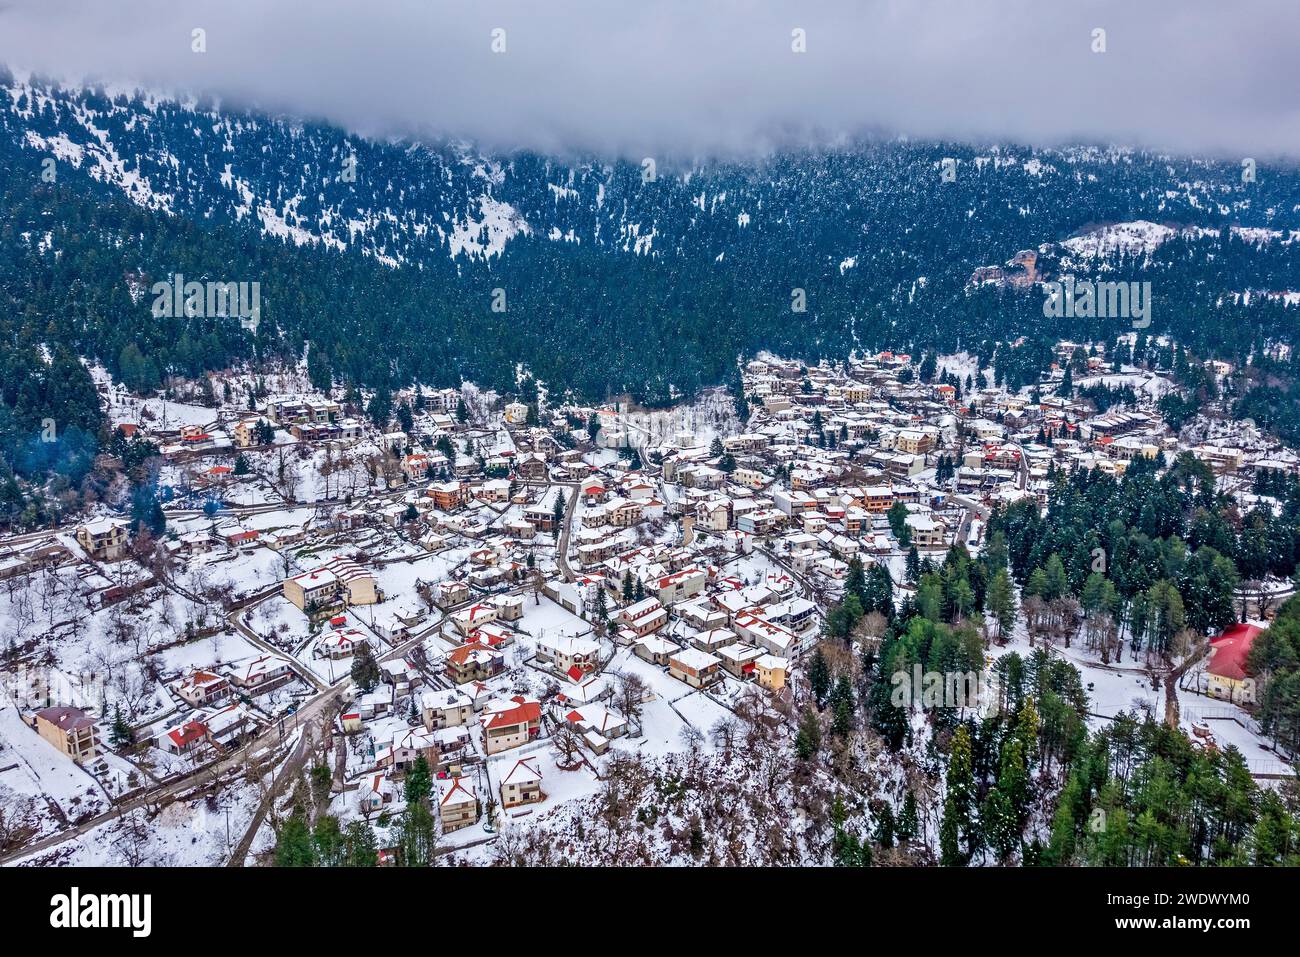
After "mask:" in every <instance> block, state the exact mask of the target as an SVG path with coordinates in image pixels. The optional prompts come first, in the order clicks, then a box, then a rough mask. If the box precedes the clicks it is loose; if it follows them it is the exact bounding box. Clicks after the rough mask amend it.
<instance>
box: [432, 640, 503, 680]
mask: <svg viewBox="0 0 1300 957" xmlns="http://www.w3.org/2000/svg"><path fill="white" fill-rule="evenodd" d="M505 669H506V660H505V655H504V654H502V653H501V652H499V651H495V650H493V649H491V648H488V647H486V646H484V645H483V644H481V643H477V642H476V643H473V644H465V645H461V646H460V647H459V648H456V649H455V650H453V651H452V652H451V653H450V654H449V655H447V665H446V671H447V677H449V678H451V680H452V681H454V682H456V684H465V683H467V682H470V681H486V680H487V679H488V678H491V677H493V676H495V675H499V674H500V673H501V672H503V671H505Z"/></svg>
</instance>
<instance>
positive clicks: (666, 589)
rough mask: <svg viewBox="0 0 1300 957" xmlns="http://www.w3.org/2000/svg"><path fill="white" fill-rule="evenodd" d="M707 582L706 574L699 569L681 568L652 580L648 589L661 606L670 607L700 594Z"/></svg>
mask: <svg viewBox="0 0 1300 957" xmlns="http://www.w3.org/2000/svg"><path fill="white" fill-rule="evenodd" d="M708 580H709V576H708V574H707V573H706V572H704V571H702V570H701V569H699V568H683V569H682V570H681V571H676V572H671V573H670V574H667V575H663V576H661V577H659V578H656V579H654V580H652V581H651V582H650V583H649V587H650V591H651V592H652V593H653V594H654V597H656V598H658V599H659V602H660V603H661V604H663V605H672V604H675V603H676V602H679V601H684V600H688V599H691V598H694V597H695V596H696V595H698V594H700V592H702V591H704V585H705V583H706V582H707V581H708Z"/></svg>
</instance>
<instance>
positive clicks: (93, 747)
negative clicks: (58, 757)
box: [32, 707, 99, 764]
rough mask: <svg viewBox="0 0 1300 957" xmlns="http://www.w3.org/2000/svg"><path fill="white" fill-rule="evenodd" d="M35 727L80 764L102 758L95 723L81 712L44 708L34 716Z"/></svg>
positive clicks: (42, 735)
mask: <svg viewBox="0 0 1300 957" xmlns="http://www.w3.org/2000/svg"><path fill="white" fill-rule="evenodd" d="M32 727H33V728H34V729H35V730H36V733H37V734H39V735H40V736H41V737H42V738H44V739H45V740H46V741H48V742H49V743H50V744H51V745H53V746H54V747H55V748H56V749H57V750H58V751H60V752H61V753H63V754H66V755H67V756H68V757H70V758H72V760H74V761H76V762H77V763H78V764H85V763H86V762H88V761H93V760H94V759H95V758H97V757H98V756H99V735H98V733H97V732H96V730H95V720H94V719H93V718H91V717H90V715H88V714H86V712H84V711H82V710H81V709H80V708H58V707H56V708H42V709H41V710H40V711H37V712H36V713H35V714H34V715H33V716H32Z"/></svg>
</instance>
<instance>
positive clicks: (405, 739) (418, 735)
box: [375, 728, 439, 774]
mask: <svg viewBox="0 0 1300 957" xmlns="http://www.w3.org/2000/svg"><path fill="white" fill-rule="evenodd" d="M420 758H424V760H425V761H426V762H427V763H428V765H429V767H430V768H436V767H437V766H438V760H439V750H438V741H437V738H436V737H435V736H434V733H433V732H432V731H427V730H425V729H424V728H403V729H402V730H400V731H398V732H396V733H395V734H394V735H393V737H392V739H391V740H390V741H389V742H388V744H387V746H385V747H383V748H381V749H380V750H379V751H377V752H376V754H375V766H376V767H380V768H383V769H384V770H386V771H388V772H390V773H394V774H402V773H404V772H406V771H407V770H408V769H409V768H410V767H411V766H412V765H413V764H415V762H416V761H418V760H419V759H420Z"/></svg>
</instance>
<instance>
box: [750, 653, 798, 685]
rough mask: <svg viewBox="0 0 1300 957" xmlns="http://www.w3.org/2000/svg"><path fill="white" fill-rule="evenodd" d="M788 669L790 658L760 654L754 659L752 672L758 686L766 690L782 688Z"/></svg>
mask: <svg viewBox="0 0 1300 957" xmlns="http://www.w3.org/2000/svg"><path fill="white" fill-rule="evenodd" d="M789 670H790V660H789V659H788V658H782V657H780V656H779V655H770V654H769V655H761V656H760V657H758V658H755V659H754V673H755V675H756V676H757V679H758V686H759V687H760V688H765V689H767V690H768V691H780V690H781V689H782V688H784V687H785V681H786V675H787V674H788V672H789Z"/></svg>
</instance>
